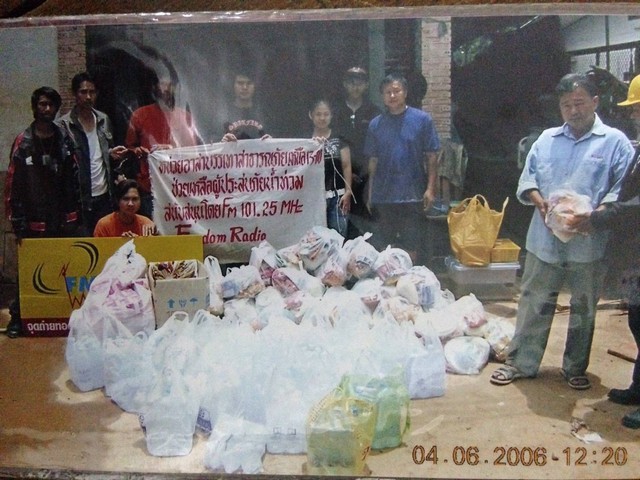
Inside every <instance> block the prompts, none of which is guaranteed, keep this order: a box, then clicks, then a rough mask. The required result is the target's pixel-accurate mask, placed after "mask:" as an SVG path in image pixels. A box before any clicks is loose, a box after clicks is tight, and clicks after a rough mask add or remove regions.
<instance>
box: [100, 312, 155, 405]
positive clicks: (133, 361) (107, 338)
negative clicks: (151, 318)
mask: <svg viewBox="0 0 640 480" xmlns="http://www.w3.org/2000/svg"><path fill="white" fill-rule="evenodd" d="M147 340H148V335H147V332H145V331H140V332H137V333H136V334H132V333H131V332H130V331H129V329H128V328H127V327H126V326H125V325H124V324H123V323H122V322H120V321H119V320H117V319H115V318H114V317H113V316H111V315H108V314H107V315H105V316H104V318H103V341H102V347H103V360H104V387H105V395H107V396H108V397H111V399H112V400H113V401H114V402H115V403H117V404H118V405H119V406H120V408H122V409H123V410H126V411H136V412H138V411H139V408H140V407H141V406H142V404H141V403H139V401H140V397H141V395H144V392H143V391H144V388H145V387H149V386H150V385H149V384H150V383H151V382H152V381H153V369H152V367H151V359H150V357H149V356H148V355H147V351H146V349H145V347H146V344H147ZM136 399H137V400H138V402H136Z"/></svg>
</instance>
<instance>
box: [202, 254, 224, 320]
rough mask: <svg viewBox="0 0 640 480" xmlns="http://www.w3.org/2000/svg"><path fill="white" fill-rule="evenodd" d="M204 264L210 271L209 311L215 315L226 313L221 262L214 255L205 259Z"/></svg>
mask: <svg viewBox="0 0 640 480" xmlns="http://www.w3.org/2000/svg"><path fill="white" fill-rule="evenodd" d="M203 263H204V266H205V268H206V269H207V272H208V273H209V311H210V312H211V313H213V314H214V315H222V314H224V300H223V299H222V282H223V281H224V276H223V275H222V269H221V268H220V262H219V261H218V259H217V258H216V257H214V256H213V255H209V256H207V257H205V259H204V262H203Z"/></svg>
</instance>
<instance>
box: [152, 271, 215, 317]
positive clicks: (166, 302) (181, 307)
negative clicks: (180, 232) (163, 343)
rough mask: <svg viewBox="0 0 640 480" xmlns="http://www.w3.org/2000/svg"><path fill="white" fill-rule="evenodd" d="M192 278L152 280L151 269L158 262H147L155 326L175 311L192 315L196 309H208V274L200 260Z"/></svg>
mask: <svg viewBox="0 0 640 480" xmlns="http://www.w3.org/2000/svg"><path fill="white" fill-rule="evenodd" d="M194 261H196V262H197V263H198V269H197V276H196V277H194V278H169V279H162V280H154V279H153V277H152V276H151V269H152V268H153V266H154V265H155V264H157V263H159V262H151V263H149V267H148V269H147V279H148V280H149V287H150V288H151V295H152V298H153V311H154V313H155V316H156V327H157V328H158V327H161V326H162V325H164V323H165V322H166V321H167V319H168V318H169V317H170V316H171V315H173V314H174V313H175V312H186V313H188V314H189V317H193V315H195V313H196V312H197V311H198V310H201V309H204V310H208V309H209V295H210V293H209V274H208V272H207V269H206V267H205V266H204V264H203V263H202V262H201V261H200V260H194Z"/></svg>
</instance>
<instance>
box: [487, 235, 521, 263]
mask: <svg viewBox="0 0 640 480" xmlns="http://www.w3.org/2000/svg"><path fill="white" fill-rule="evenodd" d="M519 256H520V247H519V246H518V245H516V244H515V243H513V242H512V241H511V240H509V239H508V238H499V239H497V240H496V243H495V245H494V246H493V249H492V250H491V263H515V262H517V261H518V257H519Z"/></svg>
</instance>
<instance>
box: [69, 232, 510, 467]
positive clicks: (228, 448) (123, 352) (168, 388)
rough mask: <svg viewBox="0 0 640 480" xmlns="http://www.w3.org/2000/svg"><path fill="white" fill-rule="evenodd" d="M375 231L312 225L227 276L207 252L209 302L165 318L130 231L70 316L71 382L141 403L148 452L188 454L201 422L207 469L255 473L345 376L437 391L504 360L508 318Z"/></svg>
mask: <svg viewBox="0 0 640 480" xmlns="http://www.w3.org/2000/svg"><path fill="white" fill-rule="evenodd" d="M368 237H369V234H367V235H365V236H362V237H358V238H356V239H354V240H348V241H346V242H344V239H343V238H342V237H341V236H340V235H339V234H337V233H336V232H335V231H333V230H329V229H327V228H324V227H314V228H312V229H311V230H310V231H309V232H307V233H306V234H305V235H304V236H303V238H301V239H300V241H299V242H298V243H297V244H295V245H291V246H289V247H287V248H284V249H281V250H275V249H274V248H273V247H271V246H270V245H269V244H268V243H266V242H263V243H262V244H260V245H259V246H258V247H254V249H253V251H252V255H251V259H250V262H249V264H248V265H245V266H242V267H237V268H232V269H229V270H228V271H227V272H226V274H225V275H223V274H222V272H221V271H220V265H219V263H218V262H217V260H216V259H215V258H213V257H207V258H206V259H205V262H204V263H205V266H206V267H207V269H208V271H209V279H210V291H211V296H210V298H211V304H210V309H209V311H205V310H200V311H198V313H197V314H196V315H194V316H193V317H192V318H189V317H188V316H187V314H185V313H182V312H178V313H176V314H174V315H173V316H172V317H170V318H169V319H167V321H166V322H165V323H164V324H163V325H162V326H161V327H160V328H158V329H157V330H155V329H154V326H155V323H154V318H153V308H152V304H151V294H150V292H149V290H148V286H147V285H146V280H145V279H144V272H145V270H146V262H145V261H144V259H143V258H142V257H141V256H140V255H139V254H137V253H136V252H135V247H134V244H133V241H130V242H128V243H127V244H125V245H124V246H123V247H121V248H120V250H119V251H118V252H116V254H114V256H113V257H112V258H111V259H110V260H109V261H108V262H107V265H106V266H105V268H104V270H103V272H102V273H101V274H100V275H99V276H98V277H96V279H95V280H94V282H93V283H92V285H91V290H90V293H89V295H88V296H87V298H86V300H85V303H84V304H83V306H82V307H81V308H80V309H78V310H76V311H74V312H73V314H72V316H71V319H70V334H69V338H68V343H67V350H66V359H67V363H68V366H69V372H70V376H71V380H72V381H73V382H74V384H76V385H77V386H78V388H80V389H81V390H83V391H87V390H91V389H96V388H102V387H104V388H105V394H106V395H107V396H108V397H110V398H111V399H112V400H113V401H114V402H115V403H117V404H118V405H119V406H120V407H121V408H122V409H123V410H125V411H127V412H131V413H135V414H138V415H139V416H140V423H141V427H142V430H143V431H144V436H145V439H146V443H147V449H148V451H149V453H150V454H152V455H157V456H173V455H187V454H188V453H189V452H190V451H191V449H192V445H193V439H194V434H195V433H196V431H199V432H200V433H201V434H204V435H208V440H207V445H206V453H205V458H204V463H205V465H206V466H207V467H208V468H211V469H214V470H217V471H225V472H227V473H231V472H239V471H242V472H244V473H258V472H260V471H261V469H262V458H263V456H264V453H265V451H266V452H269V453H274V454H277V453H296V454H300V453H305V452H307V435H306V433H307V432H306V425H307V421H308V417H309V412H310V411H311V410H312V408H313V407H314V405H317V404H318V403H319V402H320V401H322V400H323V398H324V397H326V396H327V394H329V393H330V392H332V391H334V389H335V388H336V387H337V386H338V385H339V384H341V382H343V383H344V381H345V378H347V379H348V378H353V376H354V375H355V376H359V377H358V378H362V376H364V377H365V378H369V379H374V380H375V379H384V378H391V377H392V376H394V375H395V376H397V375H398V372H401V375H402V378H403V380H404V387H406V392H407V395H408V397H409V398H412V399H415V398H429V397H435V396H441V395H444V393H445V371H449V372H453V373H458V374H475V373H478V372H479V371H480V370H481V369H482V367H483V366H484V365H485V364H486V363H487V361H488V358H489V355H490V352H493V354H494V357H495V358H498V359H500V358H501V355H503V354H504V350H505V348H506V346H507V345H508V341H509V340H510V337H511V336H512V335H513V332H512V331H511V330H510V328H511V329H512V326H511V324H510V323H509V322H507V321H506V320H502V319H499V318H493V317H491V316H489V315H487V314H486V313H485V312H484V308H483V306H482V304H481V303H480V302H479V301H478V300H477V299H476V298H475V297H474V296H473V295H469V296H466V297H462V298H461V299H458V300H457V301H456V300H455V299H454V298H453V295H452V294H451V293H450V292H449V291H446V290H445V291H443V290H441V288H440V283H439V281H438V279H437V278H436V276H435V275H434V274H433V272H431V271H430V270H429V269H427V268H426V267H423V266H413V265H412V263H411V259H410V257H409V255H408V254H407V253H406V252H404V251H403V250H400V249H396V248H387V249H386V250H384V251H382V252H378V251H376V249H375V248H374V247H373V246H371V244H369V243H368V242H367V239H368ZM443 345H444V348H443ZM374 383H376V382H375V381H372V382H371V384H374ZM378 383H380V384H382V383H384V382H378ZM404 387H403V388H404ZM406 410H407V411H406V412H405V413H404V414H403V415H404V416H406V415H408V409H406ZM398 418H400V417H398ZM403 418H404V417H403ZM407 426H408V421H407ZM403 434H404V431H401V433H400V435H403ZM396 440H397V439H396ZM374 441H375V439H374Z"/></svg>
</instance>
